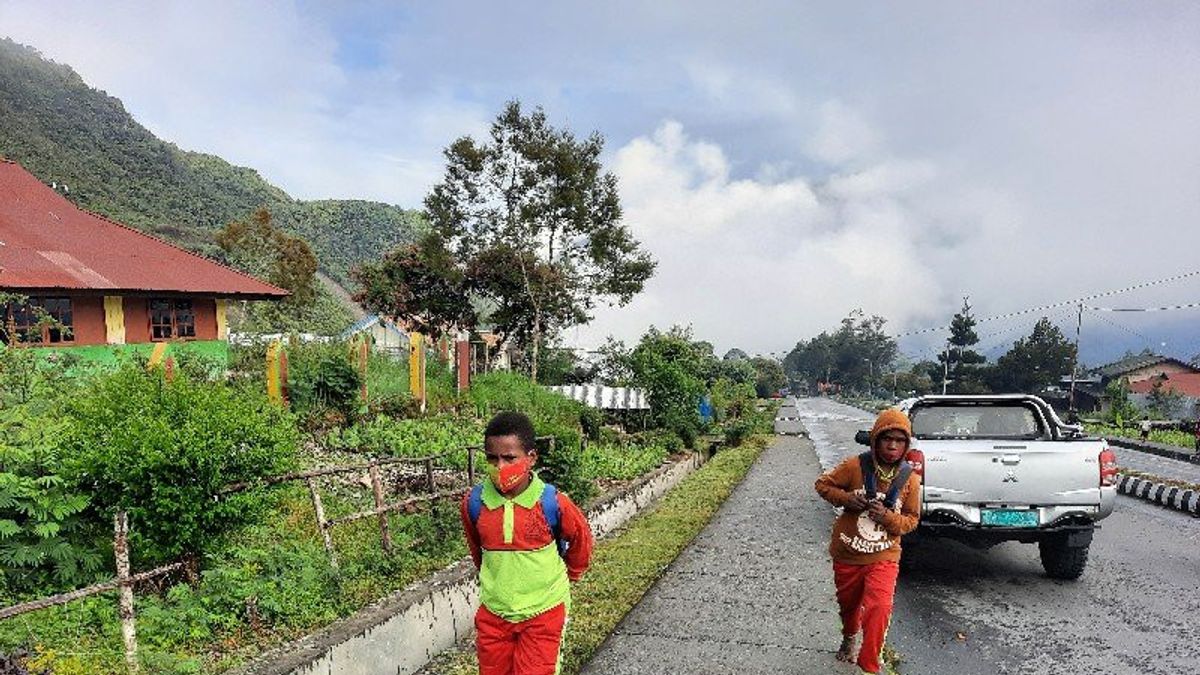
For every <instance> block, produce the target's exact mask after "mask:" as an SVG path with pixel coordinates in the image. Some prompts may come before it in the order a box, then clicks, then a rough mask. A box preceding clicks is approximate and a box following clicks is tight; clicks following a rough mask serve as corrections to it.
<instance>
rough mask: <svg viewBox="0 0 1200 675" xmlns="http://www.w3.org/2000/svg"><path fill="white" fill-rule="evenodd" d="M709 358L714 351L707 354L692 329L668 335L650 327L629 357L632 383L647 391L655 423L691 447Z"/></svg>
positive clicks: (678, 330) (698, 421) (696, 427)
mask: <svg viewBox="0 0 1200 675" xmlns="http://www.w3.org/2000/svg"><path fill="white" fill-rule="evenodd" d="M707 358H712V352H711V349H710V350H709V351H708V353H707V354H705V352H704V350H703V349H700V348H698V347H697V343H694V342H693V340H692V333H691V329H685V328H680V327H674V328H672V329H670V330H669V331H667V332H665V333H664V332H661V331H659V330H658V329H657V328H653V327H651V328H650V330H649V331H648V332H647V333H646V334H645V335H644V336H642V339H641V342H639V343H638V345H637V347H635V348H634V349H633V351H632V353H631V354H630V365H631V369H632V372H633V381H634V382H635V383H636V384H637V386H639V387H642V388H644V389H645V390H646V395H647V397H648V398H649V399H650V408H651V419H652V420H653V422H654V424H655V425H656V426H660V427H664V428H667V429H671V430H672V431H674V432H676V433H677V434H679V437H680V438H682V439H683V441H684V443H685V444H686V445H687V447H689V448H690V447H692V446H693V445H694V444H695V440H696V434H697V433H698V431H699V425H700V418H699V414H698V412H697V406H698V404H699V401H700V397H701V396H703V395H704V393H705V390H704V384H705V383H704V380H703V379H702V378H703V375H704V372H705V366H706V363H707V361H706V359H707Z"/></svg>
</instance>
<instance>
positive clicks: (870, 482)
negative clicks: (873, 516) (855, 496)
mask: <svg viewBox="0 0 1200 675" xmlns="http://www.w3.org/2000/svg"><path fill="white" fill-rule="evenodd" d="M858 467H859V468H860V469H862V475H863V492H866V493H867V499H875V456H874V455H873V454H871V451H870V450H868V451H866V452H864V453H862V454H860V455H859V456H858Z"/></svg>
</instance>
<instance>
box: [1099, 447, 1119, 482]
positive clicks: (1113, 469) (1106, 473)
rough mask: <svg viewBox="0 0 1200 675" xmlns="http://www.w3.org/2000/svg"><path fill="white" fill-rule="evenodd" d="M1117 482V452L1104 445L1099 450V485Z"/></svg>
mask: <svg viewBox="0 0 1200 675" xmlns="http://www.w3.org/2000/svg"><path fill="white" fill-rule="evenodd" d="M1116 484H1117V453H1115V452H1113V451H1112V448H1108V447H1105V448H1104V449H1103V450H1101V451H1100V487H1110V486H1112V485H1116Z"/></svg>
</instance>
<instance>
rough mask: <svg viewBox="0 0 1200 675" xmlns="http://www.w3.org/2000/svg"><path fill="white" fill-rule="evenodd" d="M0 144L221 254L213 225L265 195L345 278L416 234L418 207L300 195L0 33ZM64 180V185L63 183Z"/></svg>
mask: <svg viewBox="0 0 1200 675" xmlns="http://www.w3.org/2000/svg"><path fill="white" fill-rule="evenodd" d="M0 155H2V156H5V157H7V158H9V159H13V160H16V161H18V162H20V163H21V164H22V165H23V166H25V168H27V169H29V170H30V171H31V172H32V173H33V174H34V175H36V176H38V177H39V178H41V179H42V180H43V181H45V182H47V183H56V184H58V185H59V186H60V189H64V190H65V194H66V196H67V197H69V198H70V199H71V200H73V201H74V202H75V203H77V204H78V205H80V206H81V207H83V208H86V209H89V210H91V211H95V212H97V213H101V214H103V215H106V216H108V217H110V218H114V219H116V220H119V221H121V222H124V223H128V224H129V225H133V226H135V227H139V228H142V229H145V230H148V231H150V232H153V233H155V234H157V235H160V236H163V237H165V238H167V239H170V240H172V241H175V242H176V243H179V244H181V245H183V246H185V247H187V248H190V249H192V250H196V251H199V252H201V253H204V254H206V255H209V256H212V257H216V258H220V257H221V255H220V253H221V252H220V250H219V249H218V248H217V247H216V245H215V244H214V243H213V241H212V233H213V232H214V231H215V230H216V229H217V228H219V227H221V226H222V225H224V224H225V223H228V222H229V221H231V220H238V219H245V218H248V217H249V216H250V214H251V213H252V212H253V211H254V210H255V209H256V208H258V207H260V206H266V207H267V208H269V209H270V210H271V211H272V213H273V214H274V216H275V218H274V220H275V222H276V223H277V224H278V225H279V226H280V227H282V228H283V229H285V230H288V231H290V232H293V233H295V234H299V235H301V236H303V237H304V238H305V239H307V240H308V241H309V242H310V243H311V244H312V246H313V250H314V251H315V252H316V253H317V256H318V258H319V259H320V261H321V266H322V268H323V269H324V270H325V271H326V272H328V273H329V275H330V276H331V277H333V278H335V279H337V280H339V281H341V282H342V283H345V282H346V280H347V278H348V272H349V270H350V268H351V267H353V266H354V265H355V264H357V263H359V262H362V261H364V260H368V259H372V258H375V257H378V256H379V255H380V254H381V253H382V252H383V251H386V250H388V249H390V248H392V247H394V246H396V245H397V244H400V243H404V242H407V241H410V240H411V239H412V237H413V233H414V231H416V230H419V229H420V228H422V227H423V224H422V222H421V218H420V215H419V214H418V213H417V212H416V211H411V210H406V209H402V208H400V207H397V206H392V205H390V204H383V203H379V202H368V201H358V200H321V201H299V200H295V199H292V198H291V197H290V196H288V194H287V193H286V192H284V191H283V190H281V189H279V188H277V187H275V186H273V185H271V184H270V183H268V182H267V181H266V180H264V179H263V178H262V176H260V175H259V174H258V172H256V171H254V170H253V169H248V168H245V167H239V166H234V165H232V164H230V163H228V162H226V161H225V160H223V159H221V158H220V157H216V156H214V155H206V154H202V153H197V152H189V151H185V150H181V149H180V148H178V147H176V146H175V145H173V144H171V143H167V142H165V141H162V140H161V139H159V138H157V137H155V136H154V134H152V133H150V131H149V130H147V129H146V128H145V127H143V126H142V125H140V124H138V123H137V121H136V120H134V119H133V117H132V116H130V115H129V113H128V112H127V111H126V110H125V107H124V105H122V103H121V101H120V100H118V99H116V98H114V97H111V96H108V95H107V94H105V93H104V92H101V91H97V90H95V89H93V88H91V87H89V86H88V85H87V83H85V82H84V81H83V79H82V78H81V77H80V76H79V75H78V74H77V73H75V71H74V70H72V69H71V68H70V67H68V66H65V65H61V64H57V63H53V62H51V61H48V60H46V59H44V58H43V57H42V56H41V55H40V54H39V53H38V52H37V51H36V50H34V49H32V48H29V47H25V46H22V45H19V44H17V43H15V42H13V41H11V40H8V39H0ZM63 185H65V186H66V188H62V186H63Z"/></svg>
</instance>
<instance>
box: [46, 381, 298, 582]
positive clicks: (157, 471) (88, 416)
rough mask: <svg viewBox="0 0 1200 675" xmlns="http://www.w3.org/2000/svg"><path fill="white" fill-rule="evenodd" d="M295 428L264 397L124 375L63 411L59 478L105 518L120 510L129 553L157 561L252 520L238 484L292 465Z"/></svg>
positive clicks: (252, 506) (250, 501)
mask: <svg viewBox="0 0 1200 675" xmlns="http://www.w3.org/2000/svg"><path fill="white" fill-rule="evenodd" d="M297 442H298V439H297V433H296V426H295V421H294V419H293V418H292V417H291V415H290V414H288V413H287V412H286V411H285V410H283V409H281V408H279V407H277V406H274V405H272V404H270V403H269V402H267V400H266V398H265V397H264V396H262V395H261V394H256V393H251V392H248V391H246V390H244V389H238V388H234V387H229V386H226V385H223V384H215V383H208V382H194V381H192V380H191V379H189V378H187V377H185V376H178V377H176V378H175V379H174V380H173V381H170V382H167V381H166V380H165V379H164V378H163V377H162V374H161V371H157V370H156V371H150V372H147V371H145V370H143V369H140V368H136V367H130V366H125V367H122V368H120V369H119V370H117V371H115V372H113V373H111V374H109V375H106V376H103V377H100V378H98V379H97V380H96V381H95V382H94V383H93V385H92V386H91V388H90V389H89V390H88V391H87V392H86V393H84V394H81V395H80V396H79V397H78V398H77V399H76V400H75V401H73V402H71V403H70V404H69V406H68V415H67V418H66V425H65V427H64V430H63V434H62V441H61V445H60V447H61V448H62V452H63V457H64V462H65V463H64V473H65V474H66V475H67V476H68V477H69V478H71V479H73V480H74V481H76V482H77V484H79V485H80V486H81V487H83V488H85V489H87V490H90V491H91V493H92V505H93V506H94V507H95V508H96V509H97V510H98V512H99V513H101V514H104V517H105V518H107V517H109V514H111V513H112V512H113V511H114V510H117V509H125V510H126V511H128V512H129V515H130V519H131V527H130V530H131V539H132V546H133V551H134V553H135V554H138V555H139V556H140V557H142V558H145V559H146V560H149V561H153V562H158V561H162V560H166V559H171V558H175V557H177V556H179V555H180V554H182V553H185V552H199V551H203V550H204V549H205V548H206V546H208V545H210V544H212V543H213V540H214V538H215V537H216V536H217V535H219V534H221V533H223V532H226V531H228V530H229V529H231V528H233V527H236V526H238V525H239V524H242V523H245V522H246V521H247V520H248V519H250V518H252V517H253V515H254V514H255V513H256V512H257V510H258V509H257V506H258V503H259V498H258V497H257V496H255V494H254V493H253V492H248V493H240V494H235V495H230V496H227V497H223V498H220V499H217V498H216V497H217V495H218V493H219V492H220V490H221V488H222V487H223V486H225V485H227V484H229V483H232V482H235V481H244V480H252V479H254V478H258V477H262V476H267V475H271V474H275V473H280V472H283V471H284V470H286V469H288V468H289V467H291V466H292V465H293V462H294V458H295V450H296V445H297Z"/></svg>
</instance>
